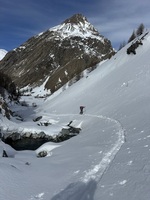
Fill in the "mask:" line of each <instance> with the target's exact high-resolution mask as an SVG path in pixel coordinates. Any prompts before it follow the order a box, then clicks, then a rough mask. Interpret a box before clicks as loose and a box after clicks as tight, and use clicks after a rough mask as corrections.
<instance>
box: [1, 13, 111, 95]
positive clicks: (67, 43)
mask: <svg viewBox="0 0 150 200" xmlns="http://www.w3.org/2000/svg"><path fill="white" fill-rule="evenodd" d="M113 54H114V50H113V48H112V46H111V43H110V41H109V40H108V39H106V38H104V37H103V36H101V35H100V34H99V33H98V31H97V30H96V29H95V28H94V27H93V25H91V24H90V23H89V22H88V20H87V19H86V17H84V16H83V15H81V14H76V15H74V16H72V17H71V18H69V19H67V20H65V21H64V22H63V23H61V24H60V25H58V26H56V27H53V28H51V29H49V30H47V31H46V32H43V33H40V34H39V35H36V36H34V37H32V38H30V39H29V40H28V41H26V42H25V43H24V44H22V45H21V46H20V47H18V48H16V49H14V50H13V51H11V52H9V53H8V54H7V56H6V57H5V58H4V59H3V61H1V62H0V69H2V70H3V71H4V72H5V73H7V74H9V75H11V77H12V79H13V80H14V81H15V83H16V84H17V85H18V86H19V87H25V86H27V85H30V86H33V87H35V86H36V85H41V84H42V83H43V82H44V81H45V80H47V82H46V85H45V87H46V88H47V89H50V90H51V93H53V92H54V91H56V90H57V89H59V88H60V87H61V86H62V85H64V84H65V83H66V82H68V81H69V80H71V79H72V78H74V77H75V76H80V74H81V73H82V71H83V70H84V69H86V68H90V67H94V66H95V65H96V64H97V63H99V62H100V61H102V60H105V59H107V58H110V57H111V56H112V55H113Z"/></svg>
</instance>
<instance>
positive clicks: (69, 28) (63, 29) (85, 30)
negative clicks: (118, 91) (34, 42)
mask: <svg viewBox="0 0 150 200" xmlns="http://www.w3.org/2000/svg"><path fill="white" fill-rule="evenodd" d="M50 31H54V32H55V33H56V32H57V34H58V35H59V36H60V37H61V38H64V37H65V38H66V37H74V36H80V37H83V38H85V37H95V36H96V37H97V36H98V37H99V39H102V36H100V34H99V32H98V31H97V30H96V29H95V28H94V26H93V25H92V24H91V23H90V22H88V20H87V18H86V17H85V16H83V15H82V14H75V15H73V16H72V17H70V18H68V19H66V20H65V21H64V22H63V23H61V24H60V25H58V26H56V27H54V28H52V29H50Z"/></svg>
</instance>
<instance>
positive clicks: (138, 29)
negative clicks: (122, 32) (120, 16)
mask: <svg viewBox="0 0 150 200" xmlns="http://www.w3.org/2000/svg"><path fill="white" fill-rule="evenodd" d="M144 29H145V27H144V24H143V23H141V24H140V25H139V27H138V28H137V31H136V35H137V36H140V35H142V34H143V32H144Z"/></svg>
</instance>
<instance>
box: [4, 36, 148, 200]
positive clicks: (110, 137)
mask: <svg viewBox="0 0 150 200" xmlns="http://www.w3.org/2000/svg"><path fill="white" fill-rule="evenodd" d="M138 39H139V40H141V41H142V44H140V45H139V46H138V47H137V46H136V49H135V51H136V54H134V53H132V52H131V53H130V54H128V53H127V50H128V48H129V47H130V46H131V45H133V44H134V43H136V42H137V41H138ZM138 39H136V40H134V41H133V44H131V43H130V44H127V46H125V47H124V48H122V49H121V50H120V51H118V52H117V53H116V54H115V56H113V57H112V58H111V59H109V60H108V61H106V62H104V63H102V62H101V63H100V64H98V65H97V68H96V69H95V70H94V71H92V72H91V73H89V74H88V76H85V77H83V78H82V79H81V80H79V81H78V82H76V83H75V84H73V85H72V86H71V87H69V88H68V89H67V90H65V91H63V90H62V91H61V93H57V92H58V91H57V92H56V93H54V94H53V95H51V96H50V97H47V98H45V99H41V98H34V97H32V96H23V97H22V98H21V101H25V102H26V103H27V104H28V106H27V107H25V106H22V107H21V106H20V105H16V104H15V105H13V104H12V105H11V108H12V110H13V111H14V112H16V113H17V114H18V115H21V116H22V118H23V121H17V120H16V119H15V118H12V119H11V120H8V119H7V118H5V117H2V115H0V119H1V132H2V133H4V134H9V132H10V131H13V132H19V133H20V134H23V133H25V132H26V133H27V132H28V133H32V134H35V133H40V132H41V131H44V132H45V133H46V134H48V135H52V136H54V135H56V134H58V133H59V131H60V130H61V129H62V127H63V128H64V127H67V126H68V124H71V125H72V126H74V127H78V128H81V132H80V134H79V135H78V136H76V137H73V138H71V139H70V140H66V141H64V142H60V143H57V144H56V143H52V142H50V143H46V144H44V145H43V146H41V147H40V148H38V149H37V150H36V151H29V150H28V151H15V150H14V149H12V148H11V147H10V146H8V145H6V144H4V143H3V142H0V152H1V154H2V152H3V150H4V149H5V150H6V152H7V154H8V156H9V157H8V158H1V159H0V177H1V178H0V184H1V187H0V199H8V200H20V199H22V200H27V199H28V200H33V199H39V200H47V199H50V200H67V199H68V200H79V199H80V200H88V199H90V200H100V199H101V200H118V199H121V200H128V199H131V200H141V199H142V200H148V199H149V197H150V190H149V185H150V123H149V119H150V95H149V86H150V67H149V52H150V33H147V34H146V35H145V36H144V35H142V36H141V37H140V38H138ZM39 91H40V90H39V88H38V87H37V92H39ZM32 103H36V107H33V106H32ZM81 105H82V106H85V109H84V113H83V115H80V114H79V111H80V110H79V107H80V106H81ZM40 116H41V117H40ZM37 117H40V118H39V121H37V122H35V121H33V119H35V118H37ZM44 122H49V123H50V124H49V126H42V125H41V126H39V124H42V123H44ZM27 141H28V140H27ZM42 151H43V153H45V152H47V156H46V157H44V158H39V157H38V158H37V154H39V152H42Z"/></svg>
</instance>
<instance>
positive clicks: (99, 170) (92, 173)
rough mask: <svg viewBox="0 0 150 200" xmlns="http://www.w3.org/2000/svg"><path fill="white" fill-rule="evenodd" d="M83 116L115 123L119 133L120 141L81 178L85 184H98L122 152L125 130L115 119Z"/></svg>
mask: <svg viewBox="0 0 150 200" xmlns="http://www.w3.org/2000/svg"><path fill="white" fill-rule="evenodd" d="M54 116H62V117H66V116H78V114H54ZM83 116H86V117H92V118H99V119H103V120H106V121H109V122H112V123H114V124H115V125H116V126H117V128H118V132H116V134H117V135H118V139H117V140H116V142H115V143H114V145H113V146H112V148H111V149H109V150H108V152H107V153H105V156H104V157H103V158H102V160H101V161H100V162H99V164H97V165H95V166H94V167H93V168H91V169H89V170H88V171H86V173H85V176H84V177H82V178H81V181H82V182H84V183H87V182H89V181H90V180H95V181H96V182H99V181H100V180H101V178H102V176H103V175H104V173H105V172H106V170H107V169H108V168H109V166H110V163H111V162H112V161H113V160H114V158H115V156H116V154H117V153H118V151H119V150H120V148H121V146H122V145H123V143H124V142H125V140H126V138H125V130H124V128H123V126H122V124H121V123H120V122H119V121H118V120H116V119H113V118H110V117H106V116H102V115H92V114H84V115H83Z"/></svg>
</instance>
